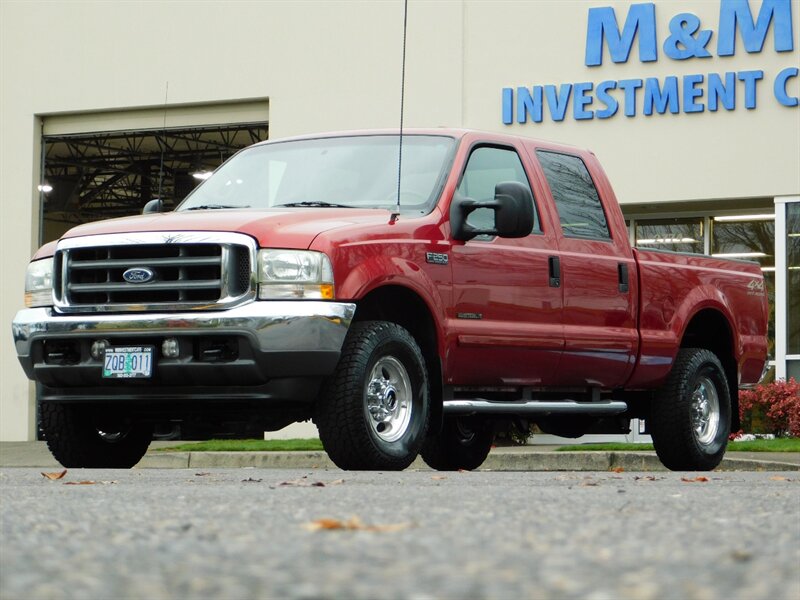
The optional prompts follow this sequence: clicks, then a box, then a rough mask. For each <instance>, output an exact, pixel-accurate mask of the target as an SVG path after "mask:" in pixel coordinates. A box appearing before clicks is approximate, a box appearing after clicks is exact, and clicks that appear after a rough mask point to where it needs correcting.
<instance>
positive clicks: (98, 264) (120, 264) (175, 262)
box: [70, 256, 220, 269]
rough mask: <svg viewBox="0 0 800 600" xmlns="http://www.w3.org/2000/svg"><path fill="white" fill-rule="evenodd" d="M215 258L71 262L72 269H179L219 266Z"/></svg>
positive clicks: (188, 257)
mask: <svg viewBox="0 0 800 600" xmlns="http://www.w3.org/2000/svg"><path fill="white" fill-rule="evenodd" d="M219 264H220V259H219V258H217V257H208V258H206V257H197V256H187V257H185V258H152V259H124V260H114V259H112V260H82V261H72V262H71V264H70V268H72V269H120V268H123V269H127V268H130V267H142V266H144V267H179V266H187V265H188V266H210V265H219Z"/></svg>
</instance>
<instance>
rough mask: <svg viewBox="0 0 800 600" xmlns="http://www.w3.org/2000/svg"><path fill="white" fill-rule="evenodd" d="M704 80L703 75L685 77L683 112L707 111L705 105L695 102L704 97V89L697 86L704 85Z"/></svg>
mask: <svg viewBox="0 0 800 600" xmlns="http://www.w3.org/2000/svg"><path fill="white" fill-rule="evenodd" d="M704 79H705V77H703V76H702V75H684V76H683V112H687V113H695V112H703V111H704V110H705V106H704V105H702V104H700V103H699V102H695V98H702V97H703V89H702V88H700V89H698V88H697V84H698V83H703V80H704Z"/></svg>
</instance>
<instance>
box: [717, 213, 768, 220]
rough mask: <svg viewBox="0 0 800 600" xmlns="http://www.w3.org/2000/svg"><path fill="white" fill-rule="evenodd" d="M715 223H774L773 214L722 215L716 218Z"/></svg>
mask: <svg viewBox="0 0 800 600" xmlns="http://www.w3.org/2000/svg"><path fill="white" fill-rule="evenodd" d="M714 220H715V221H774V220H775V215H774V214H773V213H763V214H760V215H720V216H719V217H714Z"/></svg>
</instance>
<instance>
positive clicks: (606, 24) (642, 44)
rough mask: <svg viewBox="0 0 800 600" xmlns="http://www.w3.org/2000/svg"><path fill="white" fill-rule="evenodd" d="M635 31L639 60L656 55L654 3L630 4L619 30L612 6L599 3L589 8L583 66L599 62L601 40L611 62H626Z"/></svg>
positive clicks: (601, 49) (592, 65)
mask: <svg viewBox="0 0 800 600" xmlns="http://www.w3.org/2000/svg"><path fill="white" fill-rule="evenodd" d="M637 32H638V34H639V60H640V61H642V62H653V61H655V60H656V59H657V58H658V49H657V42H656V6H655V4H654V3H652V2H647V3H644V4H633V5H631V7H630V9H629V10H628V16H627V17H626V18H625V26H624V27H623V28H622V32H621V33H620V30H619V25H618V24H617V15H616V13H615V12H614V9H613V7H611V6H603V7H600V8H590V9H589V23H588V26H587V29H586V66H588V67H595V66H598V65H602V64H603V42H604V41H605V42H606V43H607V44H608V52H609V54H610V55H611V60H612V61H614V62H615V63H624V62H628V57H629V56H630V54H631V48H632V47H633V40H634V38H635V37H636V34H637Z"/></svg>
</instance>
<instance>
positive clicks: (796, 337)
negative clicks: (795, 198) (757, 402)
mask: <svg viewBox="0 0 800 600" xmlns="http://www.w3.org/2000/svg"><path fill="white" fill-rule="evenodd" d="M786 317H787V318H786V321H787V323H786V325H787V327H786V330H787V331H786V342H787V344H786V353H787V354H800V202H793V203H790V204H787V205H786Z"/></svg>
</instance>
